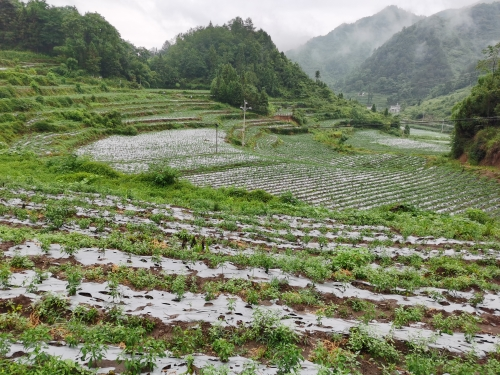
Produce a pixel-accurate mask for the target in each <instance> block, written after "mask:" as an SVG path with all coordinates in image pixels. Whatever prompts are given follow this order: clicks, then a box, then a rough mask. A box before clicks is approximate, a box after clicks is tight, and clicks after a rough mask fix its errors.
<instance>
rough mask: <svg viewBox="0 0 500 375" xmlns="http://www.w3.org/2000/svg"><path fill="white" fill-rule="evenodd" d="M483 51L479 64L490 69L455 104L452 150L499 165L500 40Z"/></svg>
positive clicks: (486, 162) (475, 160)
mask: <svg viewBox="0 0 500 375" xmlns="http://www.w3.org/2000/svg"><path fill="white" fill-rule="evenodd" d="M485 52H486V53H487V58H486V59H485V60H483V61H481V62H480V63H479V66H480V67H481V66H482V67H486V68H489V69H490V72H489V73H488V74H487V75H486V76H483V77H480V78H479V82H478V84H477V85H476V86H475V87H474V88H473V89H472V93H471V95H469V96H468V97H467V98H465V99H464V100H463V101H462V102H460V103H459V104H457V105H456V106H455V108H454V112H453V118H454V119H455V121H456V124H455V132H454V138H453V144H452V151H453V155H454V156H455V157H457V158H458V157H460V156H461V155H462V154H464V153H466V154H467V157H468V160H469V161H471V162H472V163H481V162H482V163H483V164H489V165H497V166H500V73H499V71H498V59H499V55H500V43H498V44H497V45H496V46H494V47H493V46H490V47H488V49H486V50H485Z"/></svg>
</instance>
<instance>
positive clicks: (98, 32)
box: [0, 0, 155, 86]
mask: <svg viewBox="0 0 500 375" xmlns="http://www.w3.org/2000/svg"><path fill="white" fill-rule="evenodd" d="M0 48H1V49H4V50H5V49H17V50H28V51H33V52H37V53H43V54H48V55H53V56H59V57H60V58H61V61H64V65H62V66H61V67H60V69H59V73H60V74H63V75H64V74H67V73H73V74H77V72H76V71H77V70H79V69H81V70H84V71H85V72H87V73H90V74H91V75H97V76H102V77H113V76H122V77H124V78H126V79H128V80H130V81H137V82H139V83H142V84H144V85H146V86H149V84H152V83H154V81H155V78H154V73H152V72H151V70H150V69H149V67H148V65H147V57H148V55H149V52H148V51H147V50H146V49H144V48H136V47H135V46H134V45H132V44H131V43H129V42H126V41H124V40H123V39H122V38H121V37H120V33H119V32H118V31H117V30H116V28H115V27H113V26H112V25H111V24H110V23H109V22H107V21H106V20H105V19H104V18H103V17H102V16H101V15H99V14H97V13H86V14H85V15H81V14H80V13H79V12H78V10H77V9H76V8H75V7H70V6H65V7H54V6H50V5H48V4H47V3H46V2H45V1H44V0H33V1H29V2H27V3H23V2H21V1H19V0H0Z"/></svg>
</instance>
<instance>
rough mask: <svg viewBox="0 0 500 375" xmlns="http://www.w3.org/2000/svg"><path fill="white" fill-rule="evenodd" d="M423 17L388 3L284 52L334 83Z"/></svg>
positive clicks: (309, 70)
mask: <svg viewBox="0 0 500 375" xmlns="http://www.w3.org/2000/svg"><path fill="white" fill-rule="evenodd" d="M423 18H424V17H422V16H417V15H414V14H413V13H410V12H408V11H406V10H404V9H401V8H398V7H397V6H395V5H391V6H388V7H386V8H384V9H383V10H381V11H380V12H378V13H376V14H375V15H373V16H369V17H364V18H361V19H359V20H358V21H356V22H354V23H349V24H348V23H343V24H342V25H340V26H338V27H336V28H335V29H334V30H332V31H330V32H329V33H328V34H326V35H322V36H317V37H315V38H312V39H310V40H309V41H308V42H307V43H305V44H304V45H302V46H301V47H298V48H297V49H293V50H289V51H287V52H286V55H287V57H289V58H290V59H291V60H293V61H295V62H297V63H299V65H301V66H302V68H303V69H304V71H305V72H306V73H307V74H308V75H309V76H310V77H314V76H315V72H316V71H317V70H319V71H320V74H321V75H322V80H323V81H324V82H325V83H327V84H329V85H330V86H334V87H335V83H336V81H337V80H338V79H339V78H341V77H342V76H344V75H346V74H349V73H350V72H351V71H352V70H354V69H355V68H356V67H358V66H359V65H361V63H362V62H363V61H364V60H365V59H366V58H368V57H369V56H370V55H371V53H372V52H373V51H374V50H375V49H376V48H377V47H379V46H381V45H382V44H383V43H384V42H385V41H386V40H388V39H389V38H390V37H391V36H392V35H394V34H395V33H396V32H398V31H400V30H401V29H402V28H403V27H406V26H410V25H412V24H413V23H415V22H417V21H418V20H420V19H423ZM346 62H348V63H346Z"/></svg>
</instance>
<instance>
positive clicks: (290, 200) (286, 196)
mask: <svg viewBox="0 0 500 375" xmlns="http://www.w3.org/2000/svg"><path fill="white" fill-rule="evenodd" d="M280 201H281V202H282V203H286V204H292V205H296V204H297V203H299V200H298V199H297V198H295V197H294V196H293V194H292V192H291V191H286V192H284V193H283V194H281V195H280Z"/></svg>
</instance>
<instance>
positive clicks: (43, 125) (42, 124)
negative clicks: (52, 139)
mask: <svg viewBox="0 0 500 375" xmlns="http://www.w3.org/2000/svg"><path fill="white" fill-rule="evenodd" d="M56 129H57V128H56V126H54V124H53V123H52V122H51V121H49V120H42V121H37V122H35V123H34V124H33V130H35V131H37V132H40V133H43V132H53V131H55V130H56Z"/></svg>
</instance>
